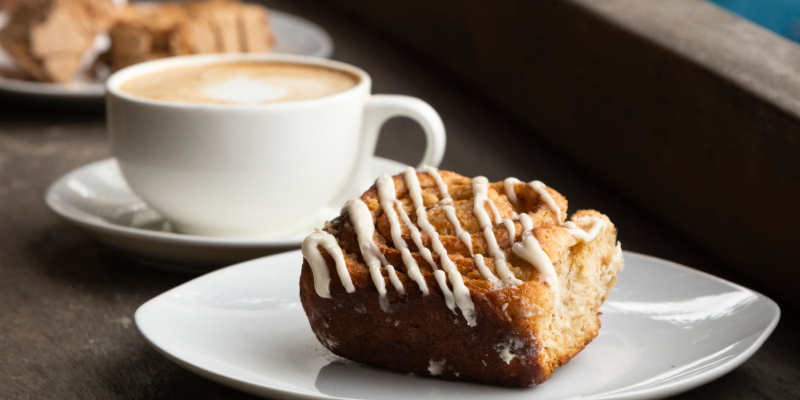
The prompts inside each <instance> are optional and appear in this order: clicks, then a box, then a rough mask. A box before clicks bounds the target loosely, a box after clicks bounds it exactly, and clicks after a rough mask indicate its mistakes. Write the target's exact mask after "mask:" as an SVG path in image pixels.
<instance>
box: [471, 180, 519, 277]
mask: <svg viewBox="0 0 800 400" xmlns="http://www.w3.org/2000/svg"><path fill="white" fill-rule="evenodd" d="M488 192H489V180H488V179H486V177H483V176H478V177H475V178H473V179H472V194H473V197H474V200H475V205H474V207H473V213H475V217H476V218H477V219H478V223H479V224H480V226H481V229H483V237H484V238H485V239H486V247H487V248H488V250H489V255H490V256H492V258H494V269H495V271H497V276H498V277H499V278H500V279H501V280H502V281H503V282H507V283H512V284H519V283H522V281H520V280H519V279H517V278H516V277H515V276H514V273H513V272H511V269H509V268H508V265H507V264H506V256H505V254H503V252H502V251H501V250H500V247H499V246H498V245H497V238H495V236H494V231H493V230H492V221H491V220H490V219H489V214H488V213H487V212H486V209H484V203H485V202H487V201H488V202H489V204H490V206H491V208H492V209H493V210H494V212H497V208H496V207H494V202H492V200H491V199H489V196H488ZM499 219H500V216H499V214H498V215H497V218H496V220H498V221H497V224H499V223H500V221H499Z"/></svg>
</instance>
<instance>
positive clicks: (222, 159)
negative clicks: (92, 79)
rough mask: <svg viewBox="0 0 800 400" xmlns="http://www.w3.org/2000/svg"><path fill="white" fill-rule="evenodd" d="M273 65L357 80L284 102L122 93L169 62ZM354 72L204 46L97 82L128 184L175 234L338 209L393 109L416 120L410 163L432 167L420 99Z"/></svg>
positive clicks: (234, 228) (255, 226)
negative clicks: (376, 90) (420, 151)
mask: <svg viewBox="0 0 800 400" xmlns="http://www.w3.org/2000/svg"><path fill="white" fill-rule="evenodd" d="M242 61H248V62H252V61H279V62H287V63H296V64H307V65H316V66H323V67H327V68H331V69H335V70H340V71H346V72H349V73H351V74H353V75H355V76H357V77H358V78H359V81H358V83H357V84H356V86H355V87H353V88H351V89H349V90H346V91H344V92H341V93H337V94H333V95H329V96H327V97H322V98H317V99H311V100H300V101H293V102H283V103H272V104H256V105H244V104H243V105H238V104H234V105H230V104H200V103H182V102H171V101H162V100H153V99H148V98H144V97H139V96H134V95H131V94H129V93H127V92H124V91H121V90H120V86H121V85H122V84H123V83H125V82H127V81H129V80H131V79H133V78H136V77H140V76H143V75H146V74H151V73H154V72H158V71H164V70H168V69H173V68H182V67H194V66H203V65H214V64H221V63H234V62H242ZM371 83H372V81H371V79H370V77H369V75H368V74H367V73H366V72H364V71H363V70H361V69H359V68H356V67H354V66H351V65H348V64H344V63H341V62H336V61H331V60H326V59H320V58H312V57H302V56H288V55H270V54H213V55H199V56H186V57H175V58H168V59H162V60H157V61H149V62H145V63H142V64H137V65H134V66H131V67H128V68H125V69H123V70H120V71H119V72H116V73H115V74H113V75H112V76H111V77H110V78H109V79H108V81H107V83H106V91H107V111H106V112H107V116H108V129H109V136H110V140H111V149H112V152H113V154H114V156H115V157H116V158H117V161H118V162H119V166H120V169H121V171H122V174H123V175H124V177H125V179H126V180H127V182H128V184H129V185H130V187H131V188H132V189H133V191H134V192H135V193H136V194H137V195H139V196H140V197H142V198H143V199H144V200H145V201H146V202H147V203H148V204H149V205H150V206H151V207H153V208H154V209H156V210H157V211H159V212H160V213H161V214H163V215H164V217H165V218H166V219H168V220H169V221H170V222H171V223H172V224H173V226H174V227H175V229H176V230H178V231H179V232H183V233H189V234H197V235H212V236H281V235H286V234H287V233H290V232H296V231H297V230H298V229H308V226H309V224H310V223H311V221H312V220H313V219H314V217H315V215H318V214H319V212H320V210H322V209H324V208H325V207H337V208H338V207H341V206H342V205H343V203H344V201H346V200H347V198H349V197H354V196H357V195H359V194H360V191H361V190H363V189H365V187H368V186H369V185H370V184H371V182H368V181H367V180H368V171H367V169H368V166H369V164H368V162H369V160H370V159H371V158H372V156H373V154H374V152H375V145H376V143H377V138H378V134H379V131H380V127H381V126H382V125H383V123H384V122H385V121H386V120H387V119H389V118H392V117H395V116H407V117H410V118H412V119H414V120H416V121H417V122H419V123H420V125H422V128H423V130H424V132H425V135H426V139H427V147H426V149H425V153H424V155H423V159H422V163H421V164H420V165H431V166H438V165H439V163H440V162H441V160H442V157H443V156H444V148H445V130H444V125H443V124H442V120H441V118H439V115H438V114H437V113H436V111H435V110H434V109H433V108H431V106H429V105H428V104H427V103H425V102H423V101H421V100H419V99H416V98H413V97H408V96H398V95H372V94H371V92H370V89H371Z"/></svg>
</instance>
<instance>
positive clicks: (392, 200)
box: [376, 174, 428, 296]
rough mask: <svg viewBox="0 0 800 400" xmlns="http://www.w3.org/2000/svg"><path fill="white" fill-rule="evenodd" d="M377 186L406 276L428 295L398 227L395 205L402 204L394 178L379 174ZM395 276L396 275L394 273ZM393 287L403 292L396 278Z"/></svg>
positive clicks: (424, 294) (423, 280)
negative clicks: (398, 198)
mask: <svg viewBox="0 0 800 400" xmlns="http://www.w3.org/2000/svg"><path fill="white" fill-rule="evenodd" d="M376 185H377V186H378V199H379V201H380V203H381V207H383V213H384V214H386V217H387V218H389V225H391V231H392V241H393V242H394V247H395V248H397V249H398V250H400V255H401V257H403V263H404V264H405V265H406V271H407V273H408V277H409V278H411V279H412V280H413V281H414V282H416V283H417V285H418V286H419V289H420V290H421V291H422V295H423V296H427V295H428V285H427V284H426V283H425V277H423V276H422V273H421V272H420V270H419V265H417V260H415V259H414V256H412V255H411V251H409V250H408V245H407V244H406V241H405V240H404V239H403V231H402V228H401V227H400V221H399V220H398V218H397V211H396V210H395V206H397V207H398V208H400V209H402V208H403V204H402V203H400V202H399V201H398V200H397V191H396V189H395V186H394V179H392V177H391V176H389V175H387V174H383V175H381V177H380V178H378V181H377V182H376ZM390 267H391V268H392V269H394V267H392V266H387V267H386V269H387V270H388V269H389V268H390ZM392 276H393V274H391V273H390V274H389V279H390V280H391V279H392ZM394 276H395V278H396V277H397V275H396V274H394ZM392 284H394V286H395V288H397V287H399V289H398V290H397V291H398V292H400V293H404V291H403V289H402V288H403V284H402V283H401V282H400V281H399V280H398V281H397V283H395V282H394V281H392Z"/></svg>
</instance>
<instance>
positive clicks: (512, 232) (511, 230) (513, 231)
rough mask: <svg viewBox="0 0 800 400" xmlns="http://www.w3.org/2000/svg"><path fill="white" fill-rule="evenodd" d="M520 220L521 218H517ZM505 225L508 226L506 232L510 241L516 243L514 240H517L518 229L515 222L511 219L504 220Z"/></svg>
mask: <svg viewBox="0 0 800 400" xmlns="http://www.w3.org/2000/svg"><path fill="white" fill-rule="evenodd" d="M517 218H519V216H517ZM503 225H505V226H506V230H507V231H508V241H509V242H511V243H514V240H516V238H517V228H516V227H515V226H514V221H512V220H511V219H510V218H506V219H504V220H503Z"/></svg>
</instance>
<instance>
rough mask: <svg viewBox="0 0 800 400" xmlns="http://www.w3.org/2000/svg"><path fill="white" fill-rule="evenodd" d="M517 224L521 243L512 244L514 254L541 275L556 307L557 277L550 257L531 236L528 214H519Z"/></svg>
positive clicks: (534, 237) (531, 222)
mask: <svg viewBox="0 0 800 400" xmlns="http://www.w3.org/2000/svg"><path fill="white" fill-rule="evenodd" d="M519 222H520V223H521V224H522V241H521V242H520V243H514V246H513V248H512V249H513V251H514V254H516V255H517V256H519V257H520V258H522V259H523V260H525V261H527V262H528V263H530V264H531V265H533V267H534V268H536V270H537V271H539V274H541V276H542V278H543V279H544V281H545V283H547V285H548V286H550V290H551V291H552V292H553V307H554V308H555V307H556V306H557V305H558V275H557V274H556V270H555V268H554V267H553V262H552V261H550V257H549V256H548V255H547V253H545V252H544V250H542V246H541V245H539V241H538V240H537V239H536V236H534V235H533V221H531V217H530V216H528V214H520V216H519Z"/></svg>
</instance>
